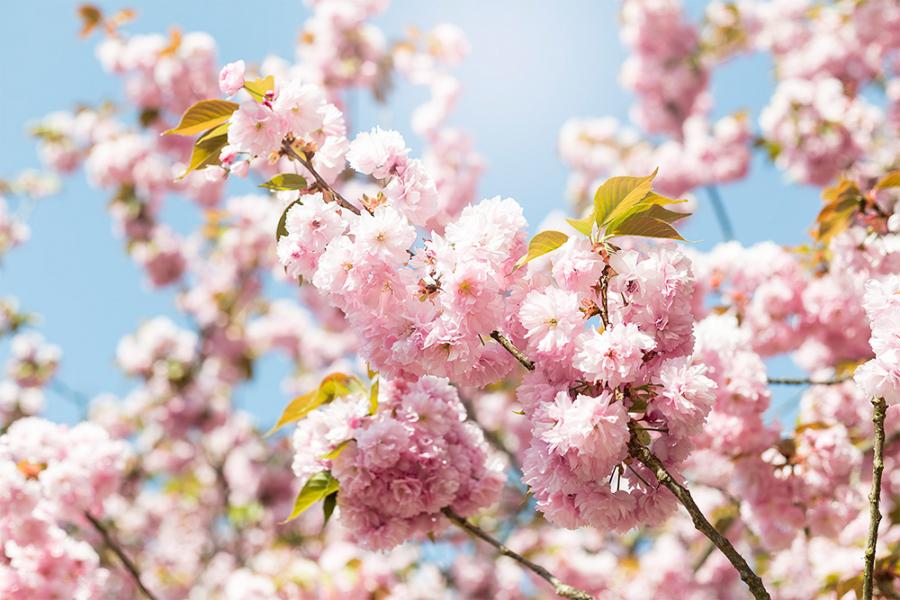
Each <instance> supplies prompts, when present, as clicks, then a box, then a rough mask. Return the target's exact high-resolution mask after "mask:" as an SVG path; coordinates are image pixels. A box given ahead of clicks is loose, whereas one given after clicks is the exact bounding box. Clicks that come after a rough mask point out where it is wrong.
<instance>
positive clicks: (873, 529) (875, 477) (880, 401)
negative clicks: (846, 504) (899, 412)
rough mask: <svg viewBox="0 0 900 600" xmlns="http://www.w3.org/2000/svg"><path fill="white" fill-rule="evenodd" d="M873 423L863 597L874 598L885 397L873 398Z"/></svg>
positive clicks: (882, 462) (882, 470)
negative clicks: (870, 485) (873, 441)
mask: <svg viewBox="0 0 900 600" xmlns="http://www.w3.org/2000/svg"><path fill="white" fill-rule="evenodd" d="M872 408H873V411H872V423H873V424H874V425H875V446H874V456H873V457H872V491H871V492H870V493H869V540H868V542H867V543H866V553H865V562H866V566H865V570H864V571H863V598H864V600H872V588H873V584H874V571H875V546H876V545H877V544H878V525H879V523H881V510H880V508H879V504H880V502H881V474H882V473H883V472H884V415H885V413H886V412H887V403H886V402H885V401H884V398H875V399H873V400H872Z"/></svg>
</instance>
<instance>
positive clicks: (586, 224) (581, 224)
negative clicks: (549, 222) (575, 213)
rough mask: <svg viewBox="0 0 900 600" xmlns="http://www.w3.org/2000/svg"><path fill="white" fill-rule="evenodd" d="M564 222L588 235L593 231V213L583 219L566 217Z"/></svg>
mask: <svg viewBox="0 0 900 600" xmlns="http://www.w3.org/2000/svg"><path fill="white" fill-rule="evenodd" d="M566 222H567V223H568V224H569V225H571V226H572V227H574V228H575V230H576V231H578V232H580V233H583V234H584V235H586V236H588V237H590V235H591V233H593V232H594V214H593V213H591V214H589V215H588V216H586V217H584V218H583V219H566Z"/></svg>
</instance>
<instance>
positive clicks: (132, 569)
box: [84, 511, 157, 600]
mask: <svg viewBox="0 0 900 600" xmlns="http://www.w3.org/2000/svg"><path fill="white" fill-rule="evenodd" d="M84 516H85V517H86V518H87V520H88V521H90V523H91V525H93V526H94V529H96V530H97V533H99V534H100V537H102V538H103V543H104V544H106V546H107V547H108V548H109V549H110V550H112V551H113V553H114V554H115V555H116V556H117V557H118V558H119V561H120V562H121V563H122V566H124V567H125V570H126V571H128V573H129V574H130V575H131V578H132V579H133V580H134V583H135V585H136V586H137V587H138V589H139V590H141V592H142V593H143V594H144V596H146V597H147V598H149V599H150V600H157V599H156V596H154V595H153V592H151V591H150V590H148V589H147V586H145V585H144V582H143V581H141V572H140V570H138V567H137V565H135V564H134V561H132V560H131V559H130V558H129V557H128V555H127V554H125V551H124V550H122V547H121V546H119V544H118V543H117V542H116V540H114V539H113V537H112V534H111V533H110V532H109V530H107V529H106V527H105V526H104V525H103V523H101V522H100V521H99V520H98V519H97V518H96V517H94V515H92V514H91V513H89V512H88V511H84Z"/></svg>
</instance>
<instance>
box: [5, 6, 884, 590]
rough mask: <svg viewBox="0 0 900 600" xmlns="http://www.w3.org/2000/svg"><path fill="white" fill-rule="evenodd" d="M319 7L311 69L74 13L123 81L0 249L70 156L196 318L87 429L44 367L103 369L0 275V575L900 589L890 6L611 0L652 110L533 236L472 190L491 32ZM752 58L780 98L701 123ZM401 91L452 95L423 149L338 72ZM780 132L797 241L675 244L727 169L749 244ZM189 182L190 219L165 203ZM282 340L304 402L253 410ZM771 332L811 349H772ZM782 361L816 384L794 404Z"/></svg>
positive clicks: (581, 163)
mask: <svg viewBox="0 0 900 600" xmlns="http://www.w3.org/2000/svg"><path fill="white" fill-rule="evenodd" d="M309 4H310V5H311V8H312V16H311V17H310V18H309V20H308V21H307V22H306V23H305V25H304V26H303V29H302V31H301V34H300V36H299V38H298V45H297V56H296V58H295V60H293V61H289V60H284V59H281V58H278V57H267V58H265V59H264V60H263V61H262V62H259V63H252V62H249V61H248V62H245V61H238V62H233V63H230V64H227V65H225V66H224V67H221V68H220V66H219V65H218V64H217V60H216V54H215V43H214V41H213V40H212V39H211V38H210V37H209V36H207V35H206V34H203V33H185V34H182V33H179V32H178V31H177V30H173V32H172V33H171V34H170V35H169V36H168V37H166V36H163V35H133V36H129V35H127V34H125V33H124V32H123V28H124V26H125V24H126V23H127V22H128V21H129V20H130V19H132V18H133V17H134V14H133V13H131V12H130V11H122V12H119V13H116V14H112V15H108V14H104V13H103V12H102V11H101V9H99V8H97V7H95V6H90V5H85V6H82V7H81V8H80V11H79V12H80V15H81V18H82V20H83V23H84V31H83V33H84V34H85V35H90V34H92V33H97V32H99V35H100V36H102V41H101V42H100V44H99V46H98V48H97V55H98V58H99V59H100V61H101V63H102V64H103V67H104V68H105V69H106V70H107V71H109V72H110V73H111V74H112V75H114V76H117V77H120V78H121V79H122V81H123V85H124V89H125V93H126V96H127V98H128V103H129V108H131V109H135V110H132V111H128V112H117V111H115V110H113V109H112V108H111V107H109V106H106V105H103V106H96V107H81V108H79V109H78V110H75V111H73V112H60V113H54V114H52V115H49V116H47V117H46V118H44V119H43V120H42V121H41V122H40V123H39V125H38V126H36V127H35V128H34V134H35V135H36V136H37V137H38V138H39V140H40V154H41V159H42V161H43V163H44V166H45V169H46V170H47V173H48V174H47V175H35V174H33V173H26V174H23V175H22V176H20V177H17V178H15V179H13V180H11V181H9V182H5V183H4V184H3V186H2V193H3V196H5V197H6V199H3V198H0V256H2V255H5V254H6V253H7V252H9V251H10V250H12V249H14V248H15V246H17V245H19V244H21V243H23V242H25V241H26V240H27V237H28V230H27V225H26V224H25V223H24V220H23V215H24V208H23V207H27V206H28V205H29V204H30V203H31V202H33V201H35V199H36V198H40V197H41V196H43V195H46V194H48V193H52V192H53V191H54V189H55V186H56V185H57V181H56V176H57V175H61V176H74V175H73V174H74V173H75V172H76V171H78V170H79V169H83V170H84V171H85V173H86V175H87V177H88V178H89V180H90V181H91V183H92V184H93V185H94V186H96V187H97V188H98V189H99V190H103V191H104V192H106V193H107V194H108V195H109V196H110V198H111V200H110V202H109V212H110V215H111V216H112V220H113V224H114V227H115V229H116V231H117V232H118V233H119V234H120V235H121V236H122V237H123V238H124V240H125V249H126V251H127V252H128V254H129V256H131V257H132V258H133V259H134V260H135V261H136V262H137V263H138V264H139V265H140V266H141V267H142V268H143V269H144V270H145V272H146V274H147V277H148V279H149V281H150V282H151V284H152V285H153V286H155V287H158V288H165V287H175V288H176V289H178V290H179V291H178V294H177V308H178V310H179V311H181V312H182V313H184V315H185V317H186V319H187V320H188V321H189V322H191V323H193V327H192V328H184V327H180V326H178V325H176V324H175V323H174V322H172V321H171V320H169V319H167V318H165V317H159V318H155V319H153V320H150V321H147V322H145V323H143V324H142V325H140V327H139V328H138V329H137V330H136V331H135V332H133V333H130V334H128V335H125V336H124V337H123V338H122V340H121V342H120V344H119V347H118V349H117V352H116V356H117V361H118V364H119V366H120V367H121V369H122V370H123V371H124V373H125V374H127V375H128V376H129V377H131V378H132V379H133V381H134V388H133V390H132V391H131V392H130V393H129V394H128V395H127V396H125V397H124V398H113V397H108V396H102V397H99V398H95V399H93V400H92V401H91V402H90V404H89V407H88V411H87V415H86V417H85V419H84V420H83V422H80V423H78V424H74V425H62V424H55V423H52V422H49V421H47V420H45V419H42V418H41V417H40V416H39V414H40V412H41V409H42V397H43V396H42V394H43V392H42V390H43V389H44V388H45V387H47V386H56V387H57V389H60V388H61V389H63V391H64V392H66V393H70V394H77V392H74V391H73V390H67V388H66V387H65V386H64V384H63V383H62V382H60V381H58V379H57V378H56V377H55V371H56V369H57V367H58V365H59V362H60V360H61V353H60V350H59V349H58V348H57V347H56V346H53V345H51V344H49V343H47V342H45V341H44V339H43V338H42V337H41V336H40V334H39V333H37V332H36V331H35V329H34V326H33V322H32V319H31V318H30V316H29V315H28V314H27V313H25V312H23V310H22V309H20V308H19V307H18V305H17V303H16V302H15V301H14V300H13V299H9V300H5V301H3V303H2V304H0V335H4V336H5V335H9V336H11V341H10V349H11V359H10V361H9V364H8V366H7V371H6V376H5V377H6V378H5V379H4V380H3V381H2V382H0V427H2V435H0V477H2V485H0V507H2V510H0V542H2V544H0V597H3V598H69V597H73V598H106V597H116V598H118V597H123V598H124V597H139V596H141V595H143V596H144V597H147V598H152V599H162V598H211V597H215V598H219V597H221V598H227V599H229V600H231V599H249V598H290V599H293V598H307V597H310V598H313V597H315V598H319V597H322V598H347V597H352V598H356V597H360V598H370V597H379V598H380V597H391V598H443V597H447V598H510V599H518V598H533V597H546V596H548V595H551V594H552V593H555V594H558V595H559V596H563V597H568V598H578V599H584V598H593V597H596V598H600V597H602V598H650V597H653V598H745V597H748V595H751V596H752V597H755V598H769V597H777V598H785V599H793V598H797V599H805V598H811V597H818V596H822V597H839V598H843V597H847V596H849V597H854V595H855V596H857V597H864V598H872V597H875V596H882V597H886V598H893V597H897V595H898V593H900V591H898V590H897V588H896V583H897V578H898V577H900V570H898V569H900V567H898V564H900V480H898V478H897V477H896V476H895V474H894V470H893V468H892V467H893V466H894V465H895V464H896V463H897V462H898V461H900V419H898V417H897V413H895V412H894V411H895V409H893V406H894V405H895V404H896V403H897V402H898V400H900V237H898V236H897V232H898V230H900V216H898V215H900V170H898V169H900V5H898V4H897V3H896V2H895V1H894V0H862V1H856V0H835V1H834V2H828V3H814V2H812V0H742V1H739V2H728V3H723V2H713V3H711V4H710V5H709V6H708V7H707V8H706V11H705V14H704V17H703V19H702V22H699V23H693V22H691V21H690V20H689V19H688V18H687V17H686V16H685V15H684V13H683V12H682V8H681V6H680V4H679V3H678V2H677V0H623V2H622V6H621V8H622V20H623V26H622V39H623V41H624V42H625V44H626V46H627V47H628V48H629V51H630V53H631V54H630V56H629V58H628V59H627V61H626V62H625V64H624V65H623V67H622V74H621V75H622V83H623V85H624V86H625V87H626V88H628V89H629V90H631V91H632V92H634V94H635V96H636V99H637V100H636V103H635V105H634V107H633V112H632V120H633V121H634V123H635V125H636V126H637V127H638V128H639V130H632V129H629V128H626V127H624V126H622V125H620V124H619V123H617V122H616V121H615V120H613V119H610V118H607V117H599V118H589V119H577V120H571V121H569V122H567V123H566V124H565V125H564V126H563V127H562V131H561V133H560V154H561V156H562V159H563V160H564V161H565V162H566V164H567V165H569V166H570V168H571V178H570V185H569V194H570V196H571V198H572V209H571V218H568V219H558V221H559V222H558V223H556V224H555V225H553V226H552V228H550V227H549V226H548V228H546V229H544V230H542V231H539V232H538V233H537V234H536V235H534V236H533V237H531V238H530V239H529V236H528V234H527V227H528V225H527V223H526V221H525V219H524V217H523V214H522V209H521V208H520V206H519V205H518V204H517V203H516V201H515V200H513V199H511V198H501V197H495V198H491V199H486V200H481V201H480V202H476V201H475V200H476V189H477V185H478V180H479V176H480V174H481V172H482V170H483V164H482V161H481V159H480V158H479V157H478V155H477V153H476V151H475V149H474V145H473V142H472V139H471V138H470V137H469V136H468V135H467V134H466V133H465V132H464V131H462V130H460V129H457V128H454V127H451V126H450V125H448V115H449V113H450V112H451V111H452V109H453V106H454V103H455V101H456V99H457V97H458V95H459V93H460V86H459V82H458V81H457V80H456V79H455V78H454V77H453V75H452V73H451V69H452V67H453V66H454V65H455V64H457V63H458V62H459V61H461V60H462V59H463V58H464V57H465V55H466V53H467V44H466V40H465V37H464V34H463V33H462V32H461V31H460V30H459V29H458V28H456V27H454V26H452V25H441V26H438V27H436V28H434V29H433V30H431V31H428V32H420V31H417V30H410V33H409V34H408V36H407V37H405V38H404V39H398V40H391V41H388V40H387V39H386V38H385V36H384V35H383V33H382V32H381V31H380V30H379V29H378V28H377V27H375V26H374V25H372V24H371V23H370V22H369V19H370V18H371V17H373V16H374V15H376V14H377V13H379V12H381V11H383V10H385V9H386V4H387V2H386V0H315V1H311V2H309ZM95 30H96V31H95ZM749 52H763V53H768V54H769V55H770V56H771V57H772V60H773V61H774V65H775V75H776V78H777V87H776V88H775V92H774V94H773V95H772V97H771V99H770V100H769V103H768V105H767V106H766V107H765V108H763V109H762V111H761V112H760V113H759V115H758V118H757V116H756V115H750V114H739V115H733V116H728V117H725V118H723V119H719V120H717V121H713V120H712V118H711V117H710V114H711V109H712V106H713V101H714V99H713V97H712V95H711V93H710V90H709V85H708V84H709V78H710V73H711V72H712V71H713V70H714V69H716V68H717V67H718V66H719V65H721V64H723V63H724V62H725V61H727V60H729V59H730V58H731V57H733V56H735V55H737V54H740V53H749ZM398 82H401V83H402V82H407V83H409V84H412V85H417V86H425V87H427V88H428V89H429V90H430V97H429V99H428V100H427V101H426V102H425V103H424V104H423V105H421V106H419V107H418V108H417V109H416V110H415V111H414V113H413V114H412V126H413V130H414V131H415V132H416V134H417V135H418V136H421V138H422V140H423V142H424V147H425V151H424V152H423V154H422V155H421V157H415V156H413V155H412V153H411V151H410V149H409V148H408V147H407V143H406V141H405V140H404V139H403V137H402V136H401V135H400V134H399V133H397V132H395V131H389V130H384V129H381V128H379V127H374V128H370V125H371V124H367V123H350V122H348V116H347V113H346V111H345V107H346V102H347V97H348V94H349V93H350V92H359V91H362V92H366V93H371V94H373V96H374V97H375V98H377V99H379V100H384V99H385V98H386V97H387V96H388V95H389V93H390V90H391V87H392V85H396V84H397V83H398ZM873 90H876V91H873ZM879 91H880V94H879V93H878V92H879ZM873 98H874V99H873ZM128 116H133V117H134V119H130V118H126V117H128ZM351 127H352V128H354V129H355V130H356V131H357V132H358V133H356V134H353V133H351ZM754 151H761V152H766V153H767V154H768V156H769V157H770V158H771V160H773V161H774V163H775V165H776V166H778V167H779V168H781V169H783V170H784V171H785V173H786V174H787V176H788V177H789V178H791V179H793V180H795V181H798V182H803V183H807V184H811V185H815V186H819V187H821V188H822V198H823V203H822V205H821V206H820V207H816V208H815V209H813V210H811V220H812V219H813V218H814V222H813V229H812V235H811V238H810V240H809V243H808V244H807V245H805V246H803V247H801V248H784V247H780V246H777V245H775V244H774V243H762V244H758V245H755V246H752V247H744V246H742V245H741V244H739V243H738V242H736V241H728V242H727V243H724V244H721V245H719V246H717V247H715V248H714V249H713V250H712V251H710V252H708V253H701V252H698V251H696V250H694V249H693V248H692V247H691V246H690V245H686V244H682V243H680V242H683V238H682V237H681V235H680V234H679V233H678V230H677V228H678V224H679V223H680V222H681V220H682V219H685V218H688V217H689V214H688V212H689V211H687V210H685V208H684V206H685V202H687V206H693V207H696V200H695V198H694V196H693V193H694V192H695V191H696V190H699V189H701V188H706V190H707V192H708V193H709V196H710V202H711V208H710V209H711V210H715V211H716V214H717V216H718V218H719V220H720V224H721V225H722V232H723V234H724V235H725V237H726V238H731V237H733V234H732V232H731V227H730V224H729V222H728V218H727V213H726V212H725V210H724V206H723V203H722V200H721V199H720V198H719V196H718V194H717V192H716V191H715V190H716V188H715V185H716V184H718V183H724V182H730V181H735V180H739V179H741V178H743V177H745V176H746V175H747V172H748V165H749V160H750V156H751V153H752V152H754ZM245 178H249V179H255V180H257V181H258V183H259V187H260V188H262V189H261V191H260V192H259V193H257V194H253V195H245V196H236V197H235V196H229V193H228V189H229V186H230V185H231V184H232V183H233V182H234V181H235V180H240V179H245ZM685 195H687V196H688V200H679V199H677V198H679V197H681V196H685ZM173 196H178V197H181V198H183V199H185V200H187V201H189V202H192V203H193V204H195V205H196V206H197V208H198V210H199V211H200V212H201V214H202V215H203V219H202V225H201V226H200V227H199V228H198V229H197V230H196V231H193V232H191V233H189V234H182V233H178V232H177V231H176V229H175V228H174V227H173V225H172V224H171V223H166V221H165V220H164V217H163V214H162V212H161V208H162V204H163V201H164V200H167V199H170V198H171V197H173ZM8 206H11V207H13V208H8ZM16 207H18V208H16ZM19 208H22V210H19ZM699 209H700V210H707V207H706V206H705V205H703V206H701V207H700V208H699ZM816 214H817V215H818V216H815V215H816ZM9 259H10V260H13V259H14V254H13V253H10V256H9ZM273 288H279V292H278V293H276V292H274V291H273ZM284 290H291V298H289V299H285V297H284ZM275 352H280V353H283V354H285V355H287V356H288V358H289V359H290V360H291V361H292V363H293V364H294V372H293V375H292V377H291V378H290V381H289V382H287V385H288V387H289V388H290V389H293V390H295V391H296V397H295V398H294V399H293V400H290V402H287V403H286V408H285V410H284V412H283V414H282V415H281V418H280V419H279V420H278V422H277V423H276V424H275V425H274V427H272V428H271V430H269V431H264V430H261V429H259V428H257V427H256V425H255V424H254V422H253V420H252V418H251V417H250V416H249V415H248V414H246V413H244V412H242V411H240V410H237V409H236V408H235V407H234V406H233V403H232V398H231V397H232V393H233V391H234V389H235V388H236V386H238V385H240V384H241V383H242V382H245V381H247V380H249V379H251V378H252V377H253V372H254V365H255V364H256V363H257V361H259V360H260V359H261V358H262V357H264V356H266V355H268V354H270V353H275ZM784 354H790V355H791V356H792V357H793V358H794V360H795V361H796V362H797V363H798V364H799V365H801V366H802V367H803V368H804V369H806V370H807V371H808V376H807V377H804V378H800V379H785V378H779V377H774V376H770V375H769V374H768V373H767V369H766V364H765V362H764V360H765V359H767V358H770V357H773V356H777V355H784ZM773 385H797V386H803V390H804V391H803V392H802V396H801V397H800V406H799V413H798V416H797V418H796V422H795V423H794V424H792V425H791V424H788V425H787V426H785V425H782V424H779V423H778V422H776V421H775V420H774V419H773V415H772V412H771V410H770V408H771V407H770V399H771V386H773ZM284 432H291V435H283V433H284Z"/></svg>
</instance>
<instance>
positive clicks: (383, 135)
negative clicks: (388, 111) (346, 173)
mask: <svg viewBox="0 0 900 600" xmlns="http://www.w3.org/2000/svg"><path fill="white" fill-rule="evenodd" d="M408 152H409V149H408V148H407V147H406V142H404V141H403V137H402V136H401V135H400V134H399V133H397V132H396V131H386V130H384V129H381V128H380V127H376V128H374V129H372V131H363V132H361V133H359V134H358V135H357V136H356V138H355V139H354V140H353V141H352V142H350V150H349V151H348V152H347V160H348V161H349V162H350V166H351V167H352V168H353V169H355V170H356V171H358V172H360V173H363V174H364V175H371V176H372V177H374V178H376V179H384V178H385V177H387V176H388V175H391V174H392V173H393V172H394V170H395V168H396V167H397V166H398V165H400V164H402V163H405V162H406V154H407V153H408Z"/></svg>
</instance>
